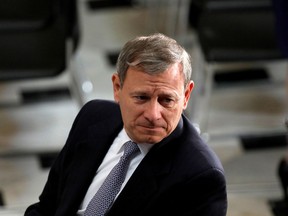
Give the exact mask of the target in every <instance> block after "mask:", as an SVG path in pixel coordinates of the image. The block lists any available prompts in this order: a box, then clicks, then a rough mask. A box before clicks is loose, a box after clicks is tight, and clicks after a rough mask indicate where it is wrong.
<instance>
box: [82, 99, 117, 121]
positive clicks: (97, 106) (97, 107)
mask: <svg viewBox="0 0 288 216" xmlns="http://www.w3.org/2000/svg"><path fill="white" fill-rule="evenodd" d="M118 116H120V108H119V105H118V104H116V103H115V102H114V101H109V100H91V101H89V102H87V103H86V104H85V105H84V106H83V107H82V108H81V109H80V111H79V113H78V116H77V118H84V119H87V120H90V121H91V120H93V119H94V120H97V121H99V120H101V119H106V118H115V117H118Z"/></svg>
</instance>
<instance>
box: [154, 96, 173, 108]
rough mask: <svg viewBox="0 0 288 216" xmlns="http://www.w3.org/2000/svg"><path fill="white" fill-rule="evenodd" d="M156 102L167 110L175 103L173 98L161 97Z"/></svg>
mask: <svg viewBox="0 0 288 216" xmlns="http://www.w3.org/2000/svg"><path fill="white" fill-rule="evenodd" d="M158 101H159V103H160V104H161V105H162V106H164V107H167V108H172V107H174V105H175V102H176V101H175V100H174V99H173V98H170V97H161V98H159V100H158Z"/></svg>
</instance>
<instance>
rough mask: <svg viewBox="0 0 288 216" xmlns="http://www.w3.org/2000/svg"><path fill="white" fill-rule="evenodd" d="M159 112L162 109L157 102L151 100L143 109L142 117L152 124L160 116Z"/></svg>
mask: <svg viewBox="0 0 288 216" xmlns="http://www.w3.org/2000/svg"><path fill="white" fill-rule="evenodd" d="M161 110H162V107H161V105H160V104H159V103H158V101H157V100H155V101H153V100H151V101H149V103H148V104H147V106H146V107H145V111H144V117H145V118H146V119H147V120H149V121H150V122H154V121H156V120H159V119H160V118H161V116H162V115H161Z"/></svg>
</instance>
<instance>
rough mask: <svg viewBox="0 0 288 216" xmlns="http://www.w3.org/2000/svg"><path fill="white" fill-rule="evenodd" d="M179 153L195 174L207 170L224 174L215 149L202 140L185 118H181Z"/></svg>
mask: <svg viewBox="0 0 288 216" xmlns="http://www.w3.org/2000/svg"><path fill="white" fill-rule="evenodd" d="M181 140H182V142H181V144H180V145H181V146H182V147H181V148H180V149H181V150H180V151H181V153H180V154H181V155H182V157H184V158H185V160H183V161H185V163H187V165H188V167H189V166H190V167H193V169H194V171H195V174H197V173H199V174H200V173H203V172H206V171H207V173H210V172H209V171H212V172H213V170H214V171H216V172H220V173H221V174H223V175H224V169H223V166H222V163H221V161H220V159H219V157H218V155H217V154H216V153H215V151H214V150H213V149H212V148H211V146H209V145H208V143H207V142H206V141H205V140H203V138H202V137H201V135H200V134H199V132H198V131H197V130H196V129H195V128H194V126H193V125H192V124H191V122H190V121H189V120H188V119H187V118H185V117H184V118H183V132H182V139H181Z"/></svg>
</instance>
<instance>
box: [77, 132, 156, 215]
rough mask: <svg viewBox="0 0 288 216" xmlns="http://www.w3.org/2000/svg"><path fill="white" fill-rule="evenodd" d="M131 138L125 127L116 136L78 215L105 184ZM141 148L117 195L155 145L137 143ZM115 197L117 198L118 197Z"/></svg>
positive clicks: (131, 163) (82, 212)
mask: <svg viewBox="0 0 288 216" xmlns="http://www.w3.org/2000/svg"><path fill="white" fill-rule="evenodd" d="M129 140H131V139H130V138H129V137H128V135H127V133H126V131H125V130H124V129H122V130H121V132H120V133H119V134H118V136H117V137H116V138H115V140H114V142H113V143H112V145H111V147H110V149H109V151H108V152H107V154H106V156H105V157H104V160H103V161H102V164H101V165H100V166H99V168H98V170H97V171H96V173H95V177H94V179H93V181H92V183H91V185H90V187H89V189H88V191H87V193H86V195H85V197H84V200H83V202H82V204H81V206H80V208H79V210H78V213H77V215H83V214H84V212H85V210H86V207H87V205H88V204H89V202H90V200H91V199H92V198H93V196H94V195H95V193H96V192H97V191H98V189H99V188H100V186H101V185H102V184H103V182H104V180H105V179H106V177H107V176H108V174H109V173H110V171H111V170H112V169H113V167H114V166H115V165H116V164H117V163H118V161H119V160H120V157H121V156H122V155H123V153H124V146H123V145H124V144H125V143H126V142H127V141H129ZM137 145H138V147H139V149H140V154H138V155H137V156H136V157H134V158H133V159H132V160H131V162H130V165H129V168H128V171H127V174H126V177H125V180H124V182H123V184H122V186H121V189H120V191H119V193H118V194H117V195H116V198H117V196H118V195H119V194H120V192H121V191H122V189H123V188H124V186H125V185H126V183H127V182H128V180H129V178H130V177H131V175H132V174H133V172H134V171H135V169H136V168H137V166H138V165H139V163H140V162H141V160H142V159H143V158H144V156H145V155H146V154H147V153H148V151H149V150H150V148H151V147H152V146H153V145H151V144H137ZM116 198H115V199H116Z"/></svg>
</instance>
